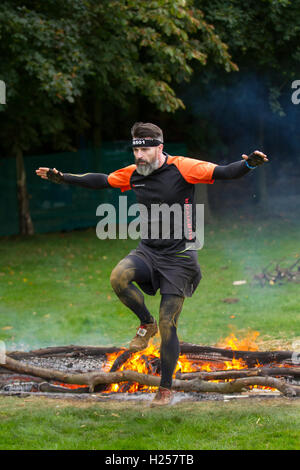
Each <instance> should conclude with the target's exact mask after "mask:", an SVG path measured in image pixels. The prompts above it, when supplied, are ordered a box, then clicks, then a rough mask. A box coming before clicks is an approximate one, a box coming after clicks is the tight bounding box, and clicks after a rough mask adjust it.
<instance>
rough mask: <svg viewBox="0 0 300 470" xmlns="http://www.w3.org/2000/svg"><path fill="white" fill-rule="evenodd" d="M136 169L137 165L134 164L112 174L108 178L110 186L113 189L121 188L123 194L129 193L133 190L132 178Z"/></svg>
mask: <svg viewBox="0 0 300 470" xmlns="http://www.w3.org/2000/svg"><path fill="white" fill-rule="evenodd" d="M135 169H136V165H134V164H133V165H129V166H125V168H120V170H116V171H114V172H113V173H110V174H109V175H108V178H107V179H108V182H109V184H110V185H111V186H112V187H113V188H120V189H121V191H122V192H124V191H128V190H129V189H131V186H130V178H131V175H132V173H133V172H134V170H135Z"/></svg>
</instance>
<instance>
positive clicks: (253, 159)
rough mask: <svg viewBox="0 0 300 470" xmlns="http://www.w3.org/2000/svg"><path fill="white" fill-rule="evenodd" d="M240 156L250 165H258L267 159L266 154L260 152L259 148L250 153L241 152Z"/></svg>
mask: <svg viewBox="0 0 300 470" xmlns="http://www.w3.org/2000/svg"><path fill="white" fill-rule="evenodd" d="M242 157H243V159H244V160H246V161H247V163H249V165H250V166H259V165H262V164H263V163H265V162H268V161H269V160H268V158H267V155H265V154H264V153H262V152H260V151H259V150H255V151H254V152H252V153H251V154H250V155H245V154H243V155H242Z"/></svg>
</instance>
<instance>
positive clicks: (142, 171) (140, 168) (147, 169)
mask: <svg viewBox="0 0 300 470" xmlns="http://www.w3.org/2000/svg"><path fill="white" fill-rule="evenodd" d="M158 167H159V159H158V158H157V159H156V160H154V162H152V163H146V162H145V163H143V164H139V163H136V171H137V173H138V174H139V175H142V176H148V175H151V173H153V171H154V170H157V168H158Z"/></svg>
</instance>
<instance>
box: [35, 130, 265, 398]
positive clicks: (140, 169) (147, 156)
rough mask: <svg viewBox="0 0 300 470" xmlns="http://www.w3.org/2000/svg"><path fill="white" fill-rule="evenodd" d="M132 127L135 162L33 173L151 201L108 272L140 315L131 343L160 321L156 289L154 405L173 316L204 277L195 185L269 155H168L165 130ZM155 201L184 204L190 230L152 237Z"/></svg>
mask: <svg viewBox="0 0 300 470" xmlns="http://www.w3.org/2000/svg"><path fill="white" fill-rule="evenodd" d="M131 135H132V148H133V154H134V159H135V163H134V164H132V165H129V166H126V167H125V168H121V169H119V170H116V171H114V172H113V173H110V174H109V175H106V174H102V173H86V174H82V175H74V174H71V173H62V172H60V171H58V170H56V168H53V169H50V168H44V167H40V168H39V169H38V170H36V174H37V175H39V176H40V177H41V178H43V179H48V180H50V181H52V182H54V183H66V184H73V185H78V186H82V187H85V188H91V189H104V188H120V189H121V191H122V192H123V191H127V190H130V189H132V190H133V191H134V192H135V194H136V198H137V201H138V203H139V204H140V205H144V207H146V208H147V209H150V210H149V211H146V214H148V216H147V217H148V218H147V220H146V222H145V221H144V222H145V225H144V228H145V226H147V227H148V236H145V237H143V236H141V241H140V243H139V245H138V247H137V248H136V249H135V250H132V251H131V252H130V253H129V254H128V255H127V256H126V257H125V258H124V259H122V260H121V261H120V262H119V263H118V264H117V266H116V267H115V268H114V269H113V271H112V273H111V278H110V280H111V285H112V287H113V289H114V291H115V293H116V294H117V296H118V297H119V299H120V300H121V301H122V302H123V303H124V304H125V305H126V306H127V307H128V308H129V309H130V310H132V312H133V313H135V315H136V316H137V317H138V319H139V321H140V325H139V327H138V328H137V333H136V335H135V337H134V338H133V340H132V341H131V343H130V346H129V349H130V350H132V351H140V350H143V349H145V348H146V347H147V345H148V342H149V340H150V338H151V337H153V336H154V335H155V334H156V333H157V332H158V326H157V322H156V320H155V318H154V317H153V316H152V315H151V313H150V312H149V310H148V309H147V307H146V305H145V302H144V295H143V294H142V292H141V291H143V292H145V293H146V294H148V295H155V294H156V292H157V290H158V289H160V294H161V302H160V309H159V332H160V336H161V346H160V360H161V381H160V386H159V389H158V391H157V393H156V395H155V397H154V400H153V401H152V403H151V406H158V405H167V404H170V403H171V400H172V391H171V388H172V376H173V373H174V370H175V367H176V364H177V360H178V357H179V352H180V347H179V340H178V336H177V322H178V317H179V315H180V312H181V310H182V306H183V302H184V299H185V297H191V296H192V295H193V293H194V292H195V290H196V288H197V286H198V284H199V282H200V279H201V271H200V266H199V263H198V253H197V240H196V238H195V235H194V234H195V202H194V192H195V187H194V185H195V184H198V183H205V184H212V183H214V181H215V180H224V179H226V180H227V179H235V178H239V177H241V176H243V175H245V174H247V173H249V172H250V171H252V170H253V169H254V168H256V167H257V166H259V165H261V164H263V163H264V162H267V161H268V159H267V156H266V155H265V154H264V153H262V152H260V151H258V150H256V151H255V152H253V153H251V154H250V155H249V156H248V155H245V154H244V155H242V160H239V161H237V162H233V163H230V164H228V165H224V166H222V165H216V164H214V163H211V162H206V161H202V160H197V159H193V158H187V157H178V156H170V155H168V154H167V153H165V152H164V150H163V147H164V140H163V132H162V130H161V129H160V128H159V127H158V126H156V125H155V124H152V123H142V122H138V123H135V124H134V126H133V127H132V129H131ZM154 204H156V205H162V204H167V205H168V207H171V206H173V205H174V204H177V205H179V206H180V207H181V208H182V220H181V222H182V226H183V225H185V226H186V224H188V225H189V226H190V227H192V229H193V230H192V231H191V230H190V231H186V230H184V231H182V236H181V237H180V238H178V236H175V231H174V226H173V228H172V226H171V224H170V230H169V233H168V236H167V237H166V236H165V234H164V233H162V231H161V229H160V230H159V236H158V237H157V236H155V237H152V238H151V235H150V236H149V234H151V233H153V225H156V226H159V227H160V224H161V223H162V222H163V220H161V217H160V219H159V220H154V219H153V217H152V216H151V206H153V205H154ZM187 209H188V210H187ZM173 222H174V221H173ZM177 224H178V221H177ZM151 230H152V232H151ZM186 232H188V234H186ZM190 234H192V235H190ZM134 283H136V284H137V285H138V286H139V287H140V289H141V290H140V289H138V288H137V286H136V285H135V284H134Z"/></svg>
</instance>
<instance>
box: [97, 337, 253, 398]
mask: <svg viewBox="0 0 300 470" xmlns="http://www.w3.org/2000/svg"><path fill="white" fill-rule="evenodd" d="M258 336H259V332H258V331H250V332H249V333H248V334H247V335H246V336H245V337H243V338H242V339H240V340H239V339H237V337H236V336H235V334H234V333H231V334H230V335H229V336H228V337H227V338H225V339H222V340H221V341H220V342H219V343H218V344H217V347H222V348H225V349H231V350H233V351H237V350H241V351H257V350H258V347H257V344H256V343H255V341H256V338H257V337H258ZM123 352H124V350H121V351H118V352H117V353H111V354H107V363H106V364H105V366H104V369H103V370H104V371H105V372H108V371H109V370H110V369H111V367H112V365H113V363H114V362H115V360H116V359H117V358H118V357H119V356H120V355H121V354H122V353H123ZM159 357H160V353H159V347H158V346H157V344H156V343H155V340H154V341H153V340H152V341H151V342H150V344H149V346H148V347H147V348H146V349H144V350H143V351H138V352H136V353H132V354H131V356H130V357H129V358H128V359H127V360H126V361H125V362H124V363H123V364H122V365H121V366H120V367H119V368H118V371H122V370H133V371H136V372H140V373H142V374H151V375H156V376H159V374H158V373H157V372H156V367H155V366H157V362H158V360H159ZM257 366H260V364H257ZM245 368H247V364H246V363H245V362H244V361H243V360H242V359H235V358H233V359H232V360H230V361H225V362H222V363H213V364H212V363H209V362H207V361H201V360H197V359H194V358H189V357H188V356H187V355H185V354H181V355H180V356H179V359H178V362H177V366H176V369H175V371H174V375H175V374H176V372H177V371H180V372H182V373H185V372H195V371H207V372H209V371H212V370H230V369H245ZM156 390H157V387H149V386H145V385H140V384H138V383H134V384H131V385H130V386H129V385H126V388H125V390H124V384H120V383H118V384H112V385H110V386H108V387H107V389H106V393H107V392H120V391H126V392H128V393H133V392H136V391H147V392H153V391H156Z"/></svg>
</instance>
